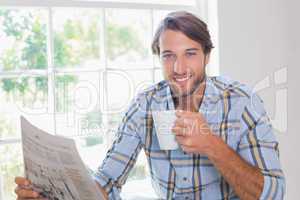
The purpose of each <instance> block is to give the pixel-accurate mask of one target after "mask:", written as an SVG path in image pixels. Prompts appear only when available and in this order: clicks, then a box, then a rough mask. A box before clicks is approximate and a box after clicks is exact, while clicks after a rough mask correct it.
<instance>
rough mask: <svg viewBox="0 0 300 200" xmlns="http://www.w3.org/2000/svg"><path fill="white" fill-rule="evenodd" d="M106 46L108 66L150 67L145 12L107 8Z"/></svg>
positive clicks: (146, 12)
mask: <svg viewBox="0 0 300 200" xmlns="http://www.w3.org/2000/svg"><path fill="white" fill-rule="evenodd" d="M106 19H107V23H106V33H107V37H106V47H107V57H108V64H109V65H110V66H111V67H117V68H120V67H122V68H129V67H137V66H138V67H140V66H142V65H144V66H145V65H147V66H152V60H151V52H150V41H151V18H150V11H149V10H133V9H130V10H129V9H107V10H106Z"/></svg>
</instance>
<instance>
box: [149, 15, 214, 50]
mask: <svg viewBox="0 0 300 200" xmlns="http://www.w3.org/2000/svg"><path fill="white" fill-rule="evenodd" d="M168 29H169V30H173V31H180V32H182V33H183V34H185V35H186V36H187V37H188V38H190V39H192V40H194V41H196V42H198V43H199V44H201V46H202V48H203V52H204V54H208V53H210V51H211V49H212V48H214V47H213V44H212V41H211V38H210V34H209V32H208V29H207V25H206V24H205V23H204V22H203V21H202V20H201V19H199V18H198V17H196V16H195V15H193V14H191V13H189V12H186V11H176V12H171V13H169V14H168V15H167V16H166V17H165V18H164V19H163V20H162V21H161V23H160V24H159V26H158V28H157V30H156V33H155V35H154V38H153V41H152V45H151V47H152V53H153V54H155V55H159V54H160V47H159V38H160V35H161V34H162V33H163V32H164V31H165V30H168Z"/></svg>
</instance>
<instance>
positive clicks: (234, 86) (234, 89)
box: [210, 76, 255, 99]
mask: <svg viewBox="0 0 300 200" xmlns="http://www.w3.org/2000/svg"><path fill="white" fill-rule="evenodd" d="M210 78H211V80H212V83H213V84H214V86H215V87H216V88H217V90H219V92H220V93H221V94H224V93H227V95H230V96H238V97H241V98H242V97H243V98H246V99H249V98H251V96H253V95H254V94H255V92H254V90H253V88H251V87H250V86H248V85H246V84H244V83H241V82H240V81H237V80H234V79H232V78H230V77H227V76H214V77H210Z"/></svg>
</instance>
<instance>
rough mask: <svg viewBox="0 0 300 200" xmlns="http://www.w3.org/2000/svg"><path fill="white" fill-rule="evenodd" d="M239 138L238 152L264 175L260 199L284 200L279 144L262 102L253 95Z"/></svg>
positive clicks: (242, 116) (242, 118)
mask: <svg viewBox="0 0 300 200" xmlns="http://www.w3.org/2000/svg"><path fill="white" fill-rule="evenodd" d="M241 126H242V127H241V128H242V129H241V130H242V131H241V133H242V135H241V139H240V142H239V145H238V153H239V154H240V156H241V157H243V158H244V159H245V160H246V161H247V162H249V163H250V164H252V165H253V166H257V167H258V168H259V169H260V170H261V173H262V174H263V176H264V187H263V191H262V193H261V197H260V199H261V200H266V199H276V200H277V199H278V200H279V199H283V196H284V193H285V178H284V174H283V172H282V169H281V165H280V161H279V150H278V142H277V140H276V138H275V135H274V132H273V128H272V125H271V123H270V119H269V118H268V116H267V114H266V111H265V109H264V106H263V102H262V100H261V99H260V98H259V96H258V95H256V94H253V95H252V96H251V98H250V99H249V102H248V103H247V105H245V108H244V110H243V112H242V115H241Z"/></svg>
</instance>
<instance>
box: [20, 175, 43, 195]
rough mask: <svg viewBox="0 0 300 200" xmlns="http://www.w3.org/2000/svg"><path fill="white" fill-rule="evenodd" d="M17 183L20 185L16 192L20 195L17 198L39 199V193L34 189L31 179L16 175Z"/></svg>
mask: <svg viewBox="0 0 300 200" xmlns="http://www.w3.org/2000/svg"><path fill="white" fill-rule="evenodd" d="M15 183H16V184H17V185H18V186H17V187H16V189H15V193H16V194H17V196H18V198H17V199H19V200H22V199H28V198H34V199H37V200H38V197H39V193H38V192H35V191H33V189H32V185H31V182H30V180H28V179H26V178H24V177H16V178H15ZM39 199H41V198H39Z"/></svg>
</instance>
